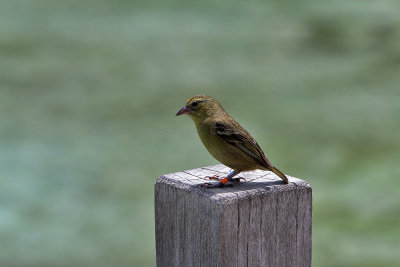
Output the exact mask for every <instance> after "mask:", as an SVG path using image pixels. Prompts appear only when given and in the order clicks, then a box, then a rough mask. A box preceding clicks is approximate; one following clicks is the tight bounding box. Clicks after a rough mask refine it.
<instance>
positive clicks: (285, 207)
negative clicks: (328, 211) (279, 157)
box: [155, 165, 312, 267]
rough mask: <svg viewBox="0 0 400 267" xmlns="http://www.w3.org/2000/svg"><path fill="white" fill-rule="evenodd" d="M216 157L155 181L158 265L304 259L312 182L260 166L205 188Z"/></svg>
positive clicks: (307, 262) (220, 170) (297, 262)
mask: <svg viewBox="0 0 400 267" xmlns="http://www.w3.org/2000/svg"><path fill="white" fill-rule="evenodd" d="M229 171H230V169H229V168H227V167H225V166H223V165H215V166H209V167H203V168H199V169H193V170H187V171H182V172H177V173H173V174H166V175H163V176H161V177H160V178H159V179H158V180H157V182H156V184H155V220H156V222H155V223H156V253H157V266H159V267H164V266H166V267H167V266H168V267H169V266H185V267H186V266H226V267H228V266H229V267H231V266H238V267H241V266H279V267H280V266H311V215H312V190H311V187H310V185H309V184H308V183H307V182H305V181H303V180H300V179H298V178H295V177H291V176H288V178H289V181H290V183H289V184H284V183H283V181H282V180H281V179H280V178H279V177H278V176H276V175H275V174H273V173H272V172H267V171H261V170H257V171H252V172H245V173H241V174H240V175H239V176H240V177H243V178H245V179H246V180H247V181H246V182H242V183H241V184H240V185H235V186H234V187H224V188H215V189H207V188H200V187H197V186H196V185H198V184H200V183H204V182H207V180H204V179H203V178H204V177H205V176H212V175H215V174H217V175H220V176H223V175H226V174H228V173H229Z"/></svg>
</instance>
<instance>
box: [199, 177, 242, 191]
mask: <svg viewBox="0 0 400 267" xmlns="http://www.w3.org/2000/svg"><path fill="white" fill-rule="evenodd" d="M204 179H209V180H215V181H218V182H217V183H204V184H199V185H197V186H198V187H203V188H219V187H223V186H233V184H232V183H228V182H233V183H235V184H239V183H240V180H244V181H246V179H244V178H242V177H239V178H233V179H230V180H228V179H227V178H219V176H218V175H214V176H206V177H204Z"/></svg>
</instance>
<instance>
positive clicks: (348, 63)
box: [0, 0, 400, 267]
mask: <svg viewBox="0 0 400 267" xmlns="http://www.w3.org/2000/svg"><path fill="white" fill-rule="evenodd" d="M0 68H1V70H0V182H1V186H0V240H1V241H0V265H1V266H56V267H58V266H154V265H155V244H154V221H153V220H154V215H153V185H154V182H155V181H156V179H157V177H159V176H160V175H162V174H165V173H171V172H175V171H180V170H185V169H191V168H196V167H201V166H206V165H212V164H216V163H217V162H216V161H215V160H214V159H213V158H212V157H211V156H210V155H208V153H207V152H206V150H205V149H204V148H203V146H202V144H201V143H200V141H199V139H198V137H197V134H196V132H195V129H194V125H193V123H192V122H191V121H190V119H189V118H184V117H179V118H176V117H174V114H175V113H176V111H177V110H178V109H179V108H180V107H181V106H182V105H183V104H184V103H185V101H186V99H187V98H188V97H190V96H192V95H195V94H200V93H204V94H208V95H211V96H214V97H215V98H217V99H218V100H219V101H220V102H221V103H222V104H223V106H224V107H225V108H226V110H227V111H228V112H230V113H231V115H232V116H233V117H235V118H236V119H237V120H238V121H239V122H240V123H241V124H242V125H243V126H245V127H246V128H247V129H248V130H249V131H250V132H251V133H252V134H253V136H254V137H255V138H256V139H257V140H258V142H259V143H260V145H261V147H262V148H263V149H264V151H266V154H267V155H268V156H269V158H270V159H271V161H272V162H274V163H275V164H276V165H277V166H278V167H279V168H280V169H281V170H283V171H285V172H286V173H288V174H289V175H293V176H296V177H300V178H303V179H305V180H307V181H308V182H310V184H311V185H312V187H313V201H314V208H313V265H314V266H400V253H399V251H400V179H399V178H400V169H399V166H398V165H399V163H400V161H399V160H400V156H399V149H400V138H399V132H400V119H399V118H400V88H399V84H400V2H399V1H397V0H391V1H386V0H381V1H371V0H364V1H347V0H341V1H329V2H328V1H317V0H306V1H278V0H277V1H261V0H260V1H256V0H250V1H235V0H220V1H209V0H204V1H196V2H195V1H180V0H172V1H161V0H159V1H158V0H151V1H144V0H143V1H128V0H114V1H105V0H103V1H100V0H97V1H94V0H93V1H87V0H79V1H78V0H69V1H54V0H42V1H15V0H1V2H0Z"/></svg>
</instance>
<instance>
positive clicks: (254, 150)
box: [176, 95, 289, 188]
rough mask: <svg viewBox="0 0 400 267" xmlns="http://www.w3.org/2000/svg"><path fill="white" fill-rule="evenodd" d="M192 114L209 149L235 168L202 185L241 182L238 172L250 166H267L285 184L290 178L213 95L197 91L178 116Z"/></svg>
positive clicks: (224, 163) (222, 161)
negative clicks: (199, 93) (237, 176)
mask: <svg viewBox="0 0 400 267" xmlns="http://www.w3.org/2000/svg"><path fill="white" fill-rule="evenodd" d="M183 114H186V115H189V116H190V118H191V119H192V120H193V122H194V124H195V126H196V129H197V133H198V135H199V137H200V140H201V141H202V143H203V144H204V146H205V147H206V149H207V150H208V152H209V153H210V154H211V155H212V156H213V157H214V158H215V159H216V160H218V161H219V162H221V163H222V164H223V165H225V166H227V167H229V168H231V169H233V170H232V171H231V172H230V173H229V174H228V175H227V176H226V177H224V178H219V176H213V177H209V176H207V177H206V178H209V179H211V180H216V181H217V183H204V184H200V185H199V186H200V187H204V188H218V187H223V186H224V185H226V186H228V185H232V183H229V184H228V185H227V183H228V182H236V183H237V182H240V180H241V179H243V178H234V177H235V176H236V175H237V174H239V173H240V172H244V171H251V170H256V169H260V170H268V171H272V172H274V173H275V174H276V175H278V176H279V177H280V178H281V179H282V180H283V181H284V183H285V184H288V183H289V181H288V178H287V177H286V175H285V174H283V173H282V172H281V171H280V170H278V169H277V168H276V167H275V166H274V165H272V163H271V162H270V161H269V160H268V159H267V157H266V156H265V154H264V152H263V151H262V149H261V147H260V146H259V145H258V143H257V142H256V140H255V139H254V138H253V137H252V136H251V135H250V134H249V132H247V131H246V129H245V128H243V127H242V126H241V125H240V124H239V123H238V122H237V121H236V120H234V119H233V118H232V117H231V116H230V115H229V114H228V113H227V112H226V111H225V109H224V108H223V107H222V105H221V104H220V103H219V102H218V101H217V100H216V99H214V98H213V97H211V96H207V95H196V96H193V97H191V98H189V99H188V100H187V102H186V104H185V105H184V106H183V107H182V108H181V109H180V110H179V111H178V112H177V113H176V116H180V115H183Z"/></svg>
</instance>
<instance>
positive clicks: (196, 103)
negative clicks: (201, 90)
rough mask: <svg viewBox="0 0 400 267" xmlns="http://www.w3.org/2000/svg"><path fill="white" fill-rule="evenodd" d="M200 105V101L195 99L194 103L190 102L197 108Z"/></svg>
mask: <svg viewBox="0 0 400 267" xmlns="http://www.w3.org/2000/svg"><path fill="white" fill-rule="evenodd" d="M198 105H199V101H193V102H192V104H190V106H191V107H193V108H195V107H197V106H198Z"/></svg>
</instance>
